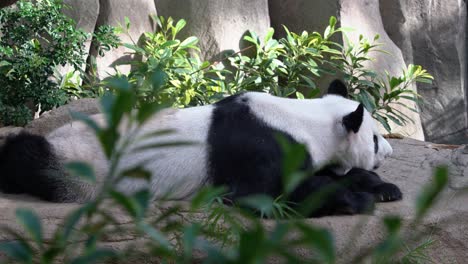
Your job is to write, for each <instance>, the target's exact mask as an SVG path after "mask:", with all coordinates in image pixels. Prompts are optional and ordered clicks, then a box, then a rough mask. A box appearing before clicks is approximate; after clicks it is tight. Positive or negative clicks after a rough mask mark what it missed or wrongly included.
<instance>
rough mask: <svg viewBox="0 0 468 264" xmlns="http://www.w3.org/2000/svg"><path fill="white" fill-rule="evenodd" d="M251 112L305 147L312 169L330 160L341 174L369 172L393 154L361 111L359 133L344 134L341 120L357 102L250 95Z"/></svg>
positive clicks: (373, 122)
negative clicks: (375, 138) (359, 170)
mask: <svg viewBox="0 0 468 264" xmlns="http://www.w3.org/2000/svg"><path fill="white" fill-rule="evenodd" d="M248 96H249V98H251V100H250V101H249V102H250V107H251V108H252V110H253V112H254V113H255V114H256V115H257V116H258V117H259V118H261V119H262V120H263V121H264V122H266V123H267V124H269V125H270V126H272V127H274V128H276V129H278V130H280V131H284V132H287V133H289V134H290V135H292V136H293V138H294V139H295V140H297V141H298V142H301V143H303V144H305V145H306V146H307V148H308V151H309V153H310V154H311V156H312V160H313V163H314V166H317V167H321V166H324V165H326V163H328V162H330V161H339V163H341V164H342V165H343V168H341V169H342V173H345V172H347V171H348V170H349V169H351V168H352V167H359V168H363V169H368V170H371V169H373V168H374V167H375V166H379V165H380V164H381V163H382V161H383V160H384V159H385V158H386V157H387V156H389V155H391V153H392V148H391V146H390V144H389V143H388V142H387V141H386V140H385V139H384V138H383V137H382V136H381V135H380V134H379V133H378V130H377V127H376V125H375V121H374V120H373V119H372V117H371V116H370V114H369V113H368V112H367V111H364V119H363V123H362V125H361V127H360V129H359V131H358V133H356V134H355V133H353V132H347V131H346V129H345V128H344V127H343V124H342V119H343V117H344V116H345V115H347V114H349V113H351V112H353V111H355V110H356V108H357V107H358V105H359V103H357V102H355V101H352V100H349V99H345V98H343V97H341V96H336V95H327V96H325V97H323V98H319V99H311V100H297V99H288V98H280V97H275V96H270V95H267V94H263V93H249V95H248ZM374 134H375V135H377V136H378V138H379V152H378V153H377V155H375V153H374V142H373V135H374Z"/></svg>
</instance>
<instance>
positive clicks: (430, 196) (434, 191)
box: [416, 166, 448, 219]
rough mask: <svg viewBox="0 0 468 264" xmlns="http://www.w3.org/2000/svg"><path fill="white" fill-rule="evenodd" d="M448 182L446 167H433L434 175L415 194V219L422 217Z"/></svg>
mask: <svg viewBox="0 0 468 264" xmlns="http://www.w3.org/2000/svg"><path fill="white" fill-rule="evenodd" d="M447 184H448V167H447V166H439V167H436V168H435V171H434V176H433V177H432V180H431V182H429V183H428V184H427V185H426V186H425V187H424V188H423V189H422V190H423V191H422V192H421V193H420V194H419V195H418V196H417V199H416V219H422V217H423V216H424V215H425V214H426V213H427V211H428V210H429V209H430V208H431V207H432V206H433V205H434V204H435V202H436V200H437V199H438V198H439V196H440V194H441V193H442V191H443V190H444V189H445V187H446V186H447Z"/></svg>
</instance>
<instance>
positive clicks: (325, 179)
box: [289, 174, 375, 217]
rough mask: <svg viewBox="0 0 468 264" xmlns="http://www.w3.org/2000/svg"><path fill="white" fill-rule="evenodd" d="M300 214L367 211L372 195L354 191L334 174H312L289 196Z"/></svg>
mask: <svg viewBox="0 0 468 264" xmlns="http://www.w3.org/2000/svg"><path fill="white" fill-rule="evenodd" d="M289 200H290V201H291V202H293V204H296V205H298V208H297V209H298V210H299V212H300V213H301V214H303V215H307V216H309V217H319V216H325V215H344V214H345V215H349V214H363V213H369V212H371V211H373V209H374V203H375V199H374V196H373V195H372V194H370V193H368V192H354V191H352V190H351V189H349V188H347V187H345V185H343V184H341V183H340V182H338V181H337V180H336V179H335V178H334V175H330V176H328V175H323V174H320V175H314V176H311V177H309V178H307V179H306V180H304V181H303V182H302V183H301V184H300V185H299V186H298V187H297V188H296V189H295V190H294V191H293V192H292V193H291V194H290V196H289Z"/></svg>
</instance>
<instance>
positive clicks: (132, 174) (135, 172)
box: [121, 166, 151, 181]
mask: <svg viewBox="0 0 468 264" xmlns="http://www.w3.org/2000/svg"><path fill="white" fill-rule="evenodd" d="M121 175H122V176H124V177H128V178H134V179H143V180H146V181H149V180H150V179H151V173H150V172H149V171H147V170H145V169H144V168H143V167H140V166H138V167H134V168H130V169H127V170H124V171H123V172H122V173H121Z"/></svg>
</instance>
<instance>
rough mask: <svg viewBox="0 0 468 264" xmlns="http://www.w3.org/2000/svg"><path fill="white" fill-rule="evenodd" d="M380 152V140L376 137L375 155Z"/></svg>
mask: <svg viewBox="0 0 468 264" xmlns="http://www.w3.org/2000/svg"><path fill="white" fill-rule="evenodd" d="M378 151H379V138H378V137H377V136H376V135H374V152H375V154H377V152H378Z"/></svg>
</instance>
